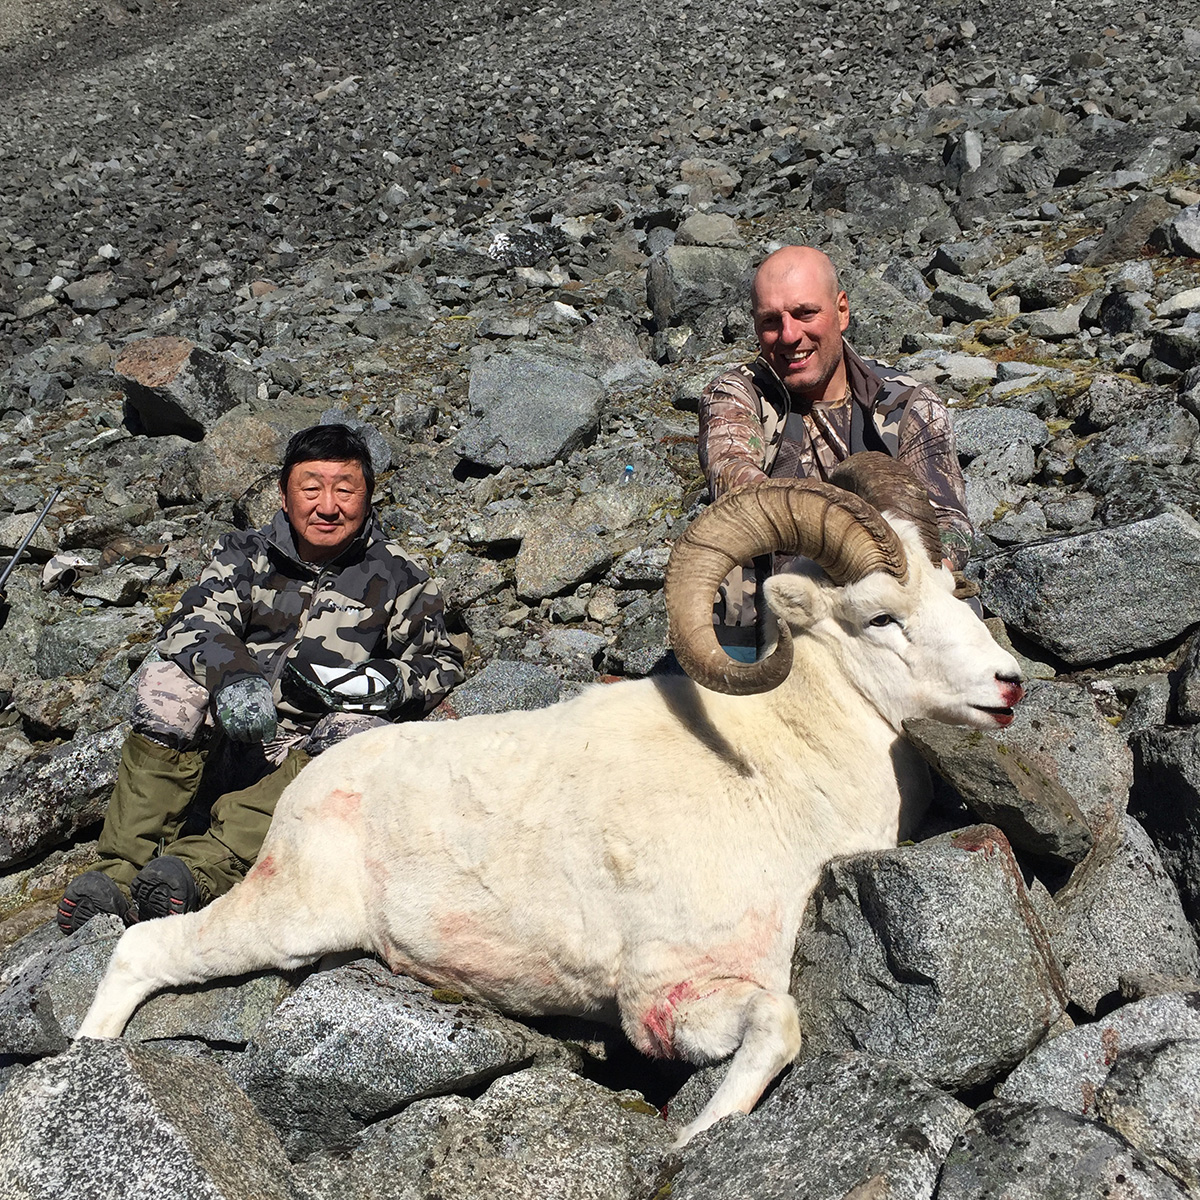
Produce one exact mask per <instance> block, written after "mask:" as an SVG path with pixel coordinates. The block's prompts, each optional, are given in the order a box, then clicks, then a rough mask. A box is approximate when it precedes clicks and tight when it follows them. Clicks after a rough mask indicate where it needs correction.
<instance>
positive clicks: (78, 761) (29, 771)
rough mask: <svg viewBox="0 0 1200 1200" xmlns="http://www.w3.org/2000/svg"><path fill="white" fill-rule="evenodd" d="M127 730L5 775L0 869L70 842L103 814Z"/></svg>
mask: <svg viewBox="0 0 1200 1200" xmlns="http://www.w3.org/2000/svg"><path fill="white" fill-rule="evenodd" d="M125 732H126V731H125V727H123V726H115V727H113V728H111V729H104V730H101V731H100V732H99V733H92V734H87V735H86V736H82V737H76V738H74V739H73V740H72V741H70V742H67V743H66V744H64V745H62V746H56V747H54V748H53V749H52V750H47V751H44V752H43V753H40V754H35V755H33V756H32V757H30V758H28V759H26V760H25V761H24V762H23V763H21V764H20V765H19V766H16V767H14V768H12V769H11V770H10V771H8V772H6V773H5V774H4V775H3V776H0V868H2V867H8V866H11V865H13V864H14V863H19V862H22V861H24V860H25V859H27V858H29V857H31V856H32V855H34V854H37V853H39V852H40V851H43V850H47V849H49V848H50V847H51V846H53V845H55V844H56V843H58V842H61V841H62V840H63V839H64V838H68V837H71V836H72V835H74V834H76V833H78V832H79V831H80V830H82V829H85V828H86V827H87V826H89V825H93V824H95V823H96V822H97V821H99V820H100V818H101V817H102V816H103V815H104V810H105V808H106V807H107V806H108V798H109V796H110V795H111V794H112V789H113V785H114V784H115V783H116V781H117V764H118V762H119V761H120V757H121V745H122V743H123V742H124V740H125Z"/></svg>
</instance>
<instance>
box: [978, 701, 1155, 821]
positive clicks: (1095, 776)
mask: <svg viewBox="0 0 1200 1200" xmlns="http://www.w3.org/2000/svg"><path fill="white" fill-rule="evenodd" d="M993 736H994V737H995V739H996V740H997V741H999V742H1001V743H1002V744H1003V745H1006V746H1010V747H1012V748H1013V749H1015V750H1017V751H1019V752H1020V753H1021V754H1022V756H1024V757H1025V758H1026V759H1028V760H1029V761H1031V762H1033V763H1034V764H1036V765H1037V766H1039V767H1040V768H1041V769H1042V770H1043V771H1045V772H1046V773H1047V774H1048V775H1049V776H1050V777H1051V778H1052V779H1056V780H1057V781H1058V782H1059V783H1060V784H1062V786H1063V787H1064V788H1065V789H1066V790H1067V792H1068V793H1069V794H1070V795H1071V797H1072V798H1073V799H1074V800H1075V801H1076V803H1078V805H1079V807H1080V809H1082V811H1083V813H1084V815H1085V816H1086V817H1087V818H1088V821H1089V823H1090V824H1091V825H1092V827H1093V828H1097V827H1098V826H1099V825H1100V824H1103V822H1104V821H1105V820H1107V819H1108V817H1109V816H1111V815H1112V814H1119V813H1122V812H1124V811H1125V804H1126V801H1127V799H1128V797H1129V787H1130V784H1131V783H1132V782H1133V758H1132V756H1131V754H1130V750H1129V747H1128V746H1127V745H1126V744H1125V739H1124V737H1122V736H1121V734H1119V733H1118V732H1117V731H1116V730H1115V729H1114V728H1113V727H1112V725H1111V724H1110V723H1109V722H1108V721H1107V720H1106V719H1105V718H1104V716H1103V715H1102V714H1101V713H1100V711H1099V709H1098V708H1097V707H1096V701H1095V700H1094V699H1093V697H1092V696H1091V695H1090V694H1089V693H1088V692H1087V690H1086V689H1085V688H1083V687H1081V686H1080V685H1079V684H1077V683H1055V682H1049V681H1044V680H1035V681H1033V682H1031V683H1029V684H1027V686H1026V691H1025V699H1024V700H1022V701H1021V703H1020V704H1018V705H1017V708H1016V716H1015V717H1014V719H1013V723H1012V724H1011V725H1009V726H1008V728H1007V729H1004V730H1001V731H999V732H998V733H996V734H994V735H993Z"/></svg>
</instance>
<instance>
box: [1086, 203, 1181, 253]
mask: <svg viewBox="0 0 1200 1200" xmlns="http://www.w3.org/2000/svg"><path fill="white" fill-rule="evenodd" d="M1174 211H1175V210H1174V209H1173V208H1172V207H1171V205H1169V204H1168V203H1167V202H1166V201H1165V200H1164V199H1163V198H1162V197H1161V196H1160V195H1158V194H1157V193H1156V192H1147V193H1146V194H1145V195H1143V196H1139V197H1138V198H1137V199H1136V200H1134V201H1133V202H1132V203H1131V204H1128V205H1126V206H1125V208H1124V209H1123V210H1122V212H1121V215H1120V216H1119V218H1118V219H1117V220H1116V221H1114V222H1113V223H1112V225H1111V226H1110V227H1109V228H1108V229H1106V230H1105V232H1104V233H1103V234H1101V235H1100V239H1099V240H1098V241H1097V242H1096V245H1095V246H1094V247H1093V248H1092V250H1091V251H1090V252H1089V254H1088V255H1087V257H1086V258H1085V259H1084V264H1085V265H1086V266H1089V267H1104V266H1108V265H1109V264H1110V263H1118V262H1126V261H1128V260H1129V259H1133V258H1137V256H1138V253H1139V251H1140V250H1141V248H1142V247H1143V246H1144V245H1145V244H1146V242H1147V241H1148V240H1149V239H1150V235H1151V234H1152V233H1153V232H1154V230H1155V228H1156V227H1157V226H1159V225H1161V223H1162V222H1163V221H1165V220H1166V219H1167V218H1168V217H1170V216H1171V215H1172V214H1173V213H1174Z"/></svg>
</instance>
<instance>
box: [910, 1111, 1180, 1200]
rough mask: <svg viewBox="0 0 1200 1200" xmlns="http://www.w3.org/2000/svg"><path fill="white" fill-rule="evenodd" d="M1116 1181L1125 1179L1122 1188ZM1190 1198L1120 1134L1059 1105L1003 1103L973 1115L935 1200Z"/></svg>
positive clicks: (948, 1166) (955, 1150)
mask: <svg viewBox="0 0 1200 1200" xmlns="http://www.w3.org/2000/svg"><path fill="white" fill-rule="evenodd" d="M1116 1181H1119V1183H1117V1182H1116ZM1114 1186H1116V1187H1119V1188H1120V1193H1119V1194H1120V1195H1121V1196H1123V1197H1128V1198H1129V1200H1182V1198H1183V1197H1184V1196H1186V1195H1187V1192H1186V1191H1185V1190H1184V1189H1183V1188H1182V1187H1180V1186H1179V1184H1177V1183H1176V1182H1175V1181H1174V1180H1173V1179H1172V1178H1171V1177H1170V1176H1169V1175H1167V1174H1165V1173H1164V1172H1162V1171H1160V1170H1159V1169H1158V1168H1157V1167H1156V1166H1155V1165H1154V1164H1153V1163H1152V1162H1151V1161H1150V1160H1149V1159H1148V1158H1146V1157H1145V1156H1144V1155H1142V1154H1140V1153H1139V1152H1138V1151H1136V1150H1134V1149H1133V1148H1132V1147H1131V1146H1130V1145H1129V1143H1128V1142H1126V1141H1125V1139H1124V1138H1122V1137H1121V1136H1120V1135H1119V1134H1117V1133H1116V1132H1114V1131H1113V1130H1111V1129H1107V1128H1105V1126H1103V1125H1100V1124H1098V1123H1097V1122H1095V1121H1089V1120H1087V1118H1085V1117H1080V1116H1077V1115H1075V1114H1074V1113H1067V1112H1062V1111H1061V1110H1059V1109H1055V1108H1033V1109H1031V1108H1028V1107H1026V1106H1023V1105H1014V1104H1009V1103H1006V1102H1005V1101H1002V1100H994V1101H992V1102H991V1103H989V1104H985V1105H984V1106H983V1107H982V1108H980V1109H979V1110H978V1111H977V1112H976V1113H975V1115H974V1117H972V1118H971V1121H970V1123H969V1124H968V1125H967V1127H966V1129H965V1130H963V1133H962V1135H961V1136H960V1138H959V1140H958V1141H957V1142H956V1143H955V1145H954V1148H953V1149H952V1150H951V1151H950V1154H949V1155H948V1156H947V1158H946V1164H945V1166H944V1167H943V1168H942V1175H941V1178H940V1180H939V1181H938V1187H937V1191H936V1192H934V1197H935V1200H992V1198H997V1200H998V1198H999V1197H1001V1196H1003V1197H1004V1198H1005V1200H1046V1197H1050V1196H1053V1197H1055V1200H1100V1198H1101V1197H1103V1196H1112V1195H1114V1194H1116V1193H1115V1192H1114V1190H1113V1189H1114Z"/></svg>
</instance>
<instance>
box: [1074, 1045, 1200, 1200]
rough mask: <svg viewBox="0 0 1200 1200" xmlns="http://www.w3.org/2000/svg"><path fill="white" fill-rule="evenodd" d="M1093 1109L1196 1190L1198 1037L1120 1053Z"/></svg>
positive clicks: (1199, 1159) (1199, 1174) (1199, 1175)
mask: <svg viewBox="0 0 1200 1200" xmlns="http://www.w3.org/2000/svg"><path fill="white" fill-rule="evenodd" d="M1096 1110H1097V1111H1098V1112H1099V1114H1100V1116H1101V1118H1102V1119H1103V1120H1104V1121H1105V1123H1106V1124H1108V1125H1111V1126H1112V1128H1114V1129H1115V1130H1117V1132H1118V1133H1121V1134H1123V1135H1124V1136H1125V1137H1126V1138H1127V1139H1128V1140H1129V1141H1130V1142H1131V1143H1132V1144H1133V1145H1134V1146H1136V1147H1137V1149H1139V1150H1140V1151H1141V1152H1142V1153H1143V1154H1145V1155H1146V1156H1147V1157H1148V1158H1150V1159H1151V1160H1152V1161H1153V1162H1154V1163H1155V1164H1156V1165H1157V1166H1158V1167H1160V1168H1161V1169H1162V1170H1164V1171H1166V1172H1167V1174H1168V1175H1171V1176H1173V1177H1174V1178H1175V1179H1177V1180H1178V1181H1179V1182H1180V1183H1182V1184H1183V1185H1184V1186H1185V1187H1186V1188H1188V1189H1189V1191H1190V1192H1191V1193H1192V1194H1193V1195H1194V1194H1195V1193H1196V1192H1197V1191H1200V1039H1196V1038H1188V1039H1185V1040H1181V1041H1169V1042H1166V1043H1161V1042H1160V1043H1158V1044H1157V1045H1146V1046H1138V1047H1135V1048H1134V1049H1131V1050H1127V1051H1125V1052H1124V1053H1123V1054H1121V1055H1120V1056H1119V1057H1118V1058H1117V1061H1116V1063H1115V1064H1114V1065H1113V1069H1112V1070H1111V1071H1110V1072H1109V1075H1108V1078H1107V1079H1106V1080H1105V1082H1104V1086H1103V1087H1102V1088H1101V1089H1100V1091H1099V1093H1098V1094H1097V1096H1096Z"/></svg>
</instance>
